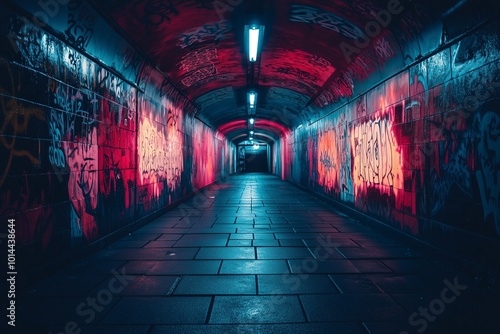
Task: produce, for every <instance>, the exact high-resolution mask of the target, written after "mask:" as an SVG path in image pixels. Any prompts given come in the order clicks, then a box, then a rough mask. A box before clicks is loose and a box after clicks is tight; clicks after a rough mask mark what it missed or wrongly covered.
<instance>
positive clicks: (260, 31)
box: [245, 25, 264, 63]
mask: <svg viewBox="0 0 500 334" xmlns="http://www.w3.org/2000/svg"><path fill="white" fill-rule="evenodd" d="M245 35H246V38H247V41H248V60H249V61H250V62H252V63H253V62H256V61H257V57H258V55H259V52H260V49H261V47H262V43H261V42H262V36H263V35H264V26H259V25H247V26H245Z"/></svg>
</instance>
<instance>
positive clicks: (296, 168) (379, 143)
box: [281, 21, 500, 259]
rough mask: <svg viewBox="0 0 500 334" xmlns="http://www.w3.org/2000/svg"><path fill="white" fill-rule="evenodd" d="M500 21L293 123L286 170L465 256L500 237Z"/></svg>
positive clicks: (478, 253)
mask: <svg viewBox="0 0 500 334" xmlns="http://www.w3.org/2000/svg"><path fill="white" fill-rule="evenodd" d="M498 31H499V26H498V21H494V22H492V23H490V24H488V25H486V26H484V27H482V28H481V29H480V30H479V31H476V32H475V33H473V34H470V33H469V34H468V36H467V37H465V38H463V39H461V40H459V41H458V42H456V43H454V44H452V45H449V46H448V47H446V48H444V49H442V50H440V51H439V52H437V53H435V54H434V55H432V56H431V57H428V58H427V59H424V60H423V61H421V62H418V63H416V64H415V65H413V66H410V67H408V68H406V69H404V70H403V71H401V72H400V73H399V74H398V75H396V76H394V77H392V78H390V79H388V80H386V81H384V82H382V83H381V84H379V85H376V86H374V87H372V88H371V89H370V90H368V91H367V92H366V93H363V94H361V95H359V96H358V97H357V98H354V99H352V100H351V101H349V102H348V103H345V104H344V105H342V106H340V107H337V108H331V109H330V111H329V112H330V114H329V115H328V116H326V117H324V118H322V119H319V120H317V121H315V122H314V123H312V124H309V125H307V126H306V125H304V126H303V127H301V128H300V129H296V130H295V131H293V132H291V133H290V134H289V135H288V136H286V138H284V139H283V140H282V142H281V145H282V146H283V147H286V151H287V152H288V154H289V160H288V161H287V162H286V163H284V164H283V166H284V167H285V171H284V173H283V178H284V179H288V180H290V181H292V182H294V183H297V184H299V185H301V186H303V187H306V188H308V189H309V190H312V191H314V192H316V193H318V194H321V195H324V196H327V197H329V198H332V199H335V200H338V201H340V202H341V203H344V204H346V205H348V206H351V207H353V208H355V209H356V210H358V211H360V212H362V213H364V214H367V215H369V216H371V217H374V218H376V219H378V220H380V221H383V222H384V223H386V224H388V225H390V226H392V227H395V228H396V229H398V230H401V231H404V232H405V233H408V234H410V235H412V236H415V237H417V238H419V239H421V240H425V241H427V242H430V243H432V244H434V245H436V246H438V247H440V248H445V249H448V250H453V251H458V254H462V255H463V256H464V257H465V258H469V257H472V258H480V259H485V258H486V257H490V256H491V257H492V258H495V256H496V255H497V254H498V253H497V252H498V250H499V247H498V245H499V241H500V205H499V200H498V199H499V198H500V188H499V180H500V163H499V157H500V155H499V153H498V152H499V151H498V150H499V147H500V143H499V133H500V100H499V96H500V82H499V80H500V43H499V38H498Z"/></svg>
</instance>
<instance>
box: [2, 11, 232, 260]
mask: <svg viewBox="0 0 500 334" xmlns="http://www.w3.org/2000/svg"><path fill="white" fill-rule="evenodd" d="M54 3H55V2H54ZM52 9H54V8H52ZM38 10H39V11H40V10H41V9H40V8H38ZM57 10H58V11H57V12H54V13H52V14H54V15H53V16H50V17H51V20H49V22H48V23H47V24H45V23H41V22H37V21H36V20H35V21H34V22H30V21H28V20H27V19H25V18H24V16H23V15H22V14H25V13H24V12H23V10H22V9H3V10H2V18H1V22H2V26H1V35H2V41H1V45H2V49H1V50H2V51H1V53H0V73H1V76H0V113H1V117H0V129H1V137H0V155H1V161H2V164H1V171H0V173H1V174H0V176H1V179H0V220H1V221H4V222H6V221H7V219H8V218H14V219H15V222H16V238H17V254H18V256H19V261H18V262H19V264H20V266H22V267H26V268H33V267H39V266H40V265H41V264H42V265H43V264H44V263H46V262H47V261H50V260H51V259H54V258H59V257H61V256H64V255H67V254H69V253H71V252H72V251H75V250H78V249H80V248H81V247H83V246H85V245H88V244H90V243H93V242H96V241H98V240H101V239H102V238H104V237H106V236H108V235H110V234H111V233H113V232H116V231H119V230H120V229H123V228H124V227H127V226H128V225H129V224H132V223H133V222H135V221H137V220H138V219H141V218H145V217H148V216H150V215H152V214H154V213H156V212H158V211H160V210H162V209H164V208H166V207H168V206H169V205H171V204H173V203H175V202H177V201H179V200H181V199H182V198H184V197H186V196H188V195H189V194H190V193H192V192H193V191H195V190H196V189H199V188H202V187H204V186H206V185H208V184H210V183H212V182H214V181H216V180H217V179H218V178H219V177H220V176H221V173H222V171H226V172H227V171H229V170H230V168H229V162H230V160H229V154H230V152H231V148H230V147H231V145H232V144H230V143H229V142H228V141H227V140H226V139H225V137H224V136H222V135H221V134H217V135H215V134H214V132H213V131H212V129H211V128H210V127H208V126H207V125H205V124H204V123H202V122H200V121H198V120H197V119H195V118H194V117H193V113H192V112H191V109H192V106H191V105H190V101H189V100H187V99H186V98H185V97H183V96H182V95H181V94H180V93H179V92H178V91H177V90H176V89H175V87H173V86H172V85H171V84H170V83H169V81H168V80H167V79H166V78H165V77H164V76H163V75H162V74H161V73H159V72H158V71H157V70H156V69H154V68H153V67H151V66H149V65H147V64H146V63H145V62H144V60H143V59H141V57H140V56H139V55H138V54H137V53H136V52H135V51H134V50H133V49H132V48H131V47H129V46H128V45H127V43H126V42H124V41H123V40H122V39H121V38H119V37H118V36H117V35H116V34H115V33H114V32H113V30H112V29H110V28H109V27H107V26H106V24H105V23H104V22H103V21H102V19H100V18H99V16H98V15H96V13H94V12H93V11H92V9H91V8H90V7H89V6H88V5H85V4H84V3H80V2H75V3H70V4H68V6H60V7H58V8H57ZM54 11H55V9H54ZM63 12H64V13H63ZM45 14H47V12H45ZM56 14H57V15H56ZM47 15H48V14H47ZM61 17H66V18H67V21H64V22H63V23H65V25H62V23H61V22H59V20H60V18H61ZM75 17H78V18H79V19H78V21H75V20H74V18H75ZM89 22H92V25H93V27H94V29H86V27H87V24H88V23H89ZM75 25H78V27H75ZM97 28H98V29H97ZM99 44H100V45H101V47H100V48H99V47H98V45H99ZM102 45H106V46H107V47H106V48H102ZM223 152H224V156H223ZM223 164H224V166H223ZM3 225H6V224H3Z"/></svg>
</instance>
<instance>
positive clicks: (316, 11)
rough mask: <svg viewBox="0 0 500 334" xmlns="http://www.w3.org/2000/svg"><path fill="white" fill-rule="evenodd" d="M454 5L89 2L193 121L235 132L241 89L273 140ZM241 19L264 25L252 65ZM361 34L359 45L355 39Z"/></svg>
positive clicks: (393, 0)
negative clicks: (189, 104)
mask: <svg viewBox="0 0 500 334" xmlns="http://www.w3.org/2000/svg"><path fill="white" fill-rule="evenodd" d="M457 2H458V0H445V1H429V0H425V1H412V0H343V1H342V0H316V1H313V0H294V1H290V0H274V1H273V0H187V1H182V0H126V1H118V0H109V1H97V0H96V1H93V4H94V7H95V8H97V9H98V10H99V11H100V12H101V13H103V14H104V15H103V16H105V17H107V18H108V19H109V20H110V21H112V23H113V24H114V25H115V26H117V27H119V29H120V30H121V31H122V33H123V34H124V35H125V36H126V37H127V38H128V39H129V40H130V41H131V43H132V44H133V45H135V46H136V47H137V48H138V49H139V50H141V52H142V53H143V54H144V55H145V56H146V57H147V58H149V59H150V60H152V61H153V62H154V63H156V64H157V65H158V68H159V69H160V70H161V71H162V72H164V73H165V74H166V75H168V77H169V78H170V79H171V80H172V82H174V83H175V84H176V85H177V87H178V88H179V89H180V90H182V91H183V92H184V93H185V94H186V95H187V96H188V97H189V98H190V99H191V100H192V101H194V102H195V104H196V105H197V106H198V111H197V112H196V116H197V117H199V118H200V119H202V120H204V121H205V122H207V123H208V124H211V125H212V126H214V127H215V128H216V129H218V130H219V131H220V132H222V133H224V134H225V135H226V136H229V137H230V138H236V137H238V138H239V135H240V134H241V133H242V131H243V132H244V131H245V129H247V122H246V120H247V119H248V117H249V116H248V115H249V113H248V110H247V99H246V93H247V91H248V90H249V89H255V91H256V92H258V102H257V110H256V115H255V118H256V119H257V120H258V121H257V122H256V124H255V126H254V128H255V130H256V133H260V134H262V135H263V136H267V137H270V138H275V137H276V136H280V135H281V134H282V132H283V131H286V129H291V128H293V127H295V126H297V125H298V124H300V123H303V122H305V121H307V120H309V119H310V118H311V117H313V116H314V115H313V114H314V113H317V112H318V111H317V110H318V109H321V108H322V107H324V106H325V105H327V104H330V103H334V102H336V101H338V100H339V99H341V98H343V97H349V96H350V95H352V94H353V85H354V81H353V80H362V79H365V78H366V77H368V76H369V75H370V74H372V72H376V71H379V70H380V68H382V67H383V65H384V64H385V63H387V62H389V61H392V60H394V59H396V60H398V61H399V62H400V64H401V67H403V66H404V64H405V62H407V61H408V60H407V58H411V59H414V58H415V56H418V55H419V54H420V53H421V52H422V51H421V49H422V47H421V44H422V40H423V38H421V36H420V35H421V33H422V31H423V29H424V27H427V26H429V25H432V23H433V22H434V21H436V20H438V19H439V18H440V17H441V13H443V12H444V11H446V10H448V9H449V8H450V7H452V6H453V5H455V4H456V3H457ZM429 8H432V10H430V9H429ZM376 13H379V15H378V16H379V20H377V15H376ZM380 13H381V14H380ZM384 14H385V16H383V15H384ZM380 20H382V21H380ZM384 20H385V21H384ZM251 23H258V24H262V25H265V33H264V40H263V47H262V53H261V56H260V58H259V59H258V61H257V62H256V63H250V62H248V61H247V57H246V47H245V43H244V41H245V38H244V26H245V25H246V24H251ZM386 23H387V24H386ZM381 25H386V27H381ZM377 27H378V28H381V29H380V30H377V29H378V28H377ZM367 35H370V36H369V37H368V39H367V40H366V41H367V43H366V44H363V43H361V42H360V41H361V40H363V36H365V37H366V36H367ZM356 43H357V44H356ZM408 45H411V46H412V47H408ZM419 49H420V50H419ZM411 50H417V51H414V52H413V54H412V51H411ZM228 129H230V130H228ZM283 129H285V130H283Z"/></svg>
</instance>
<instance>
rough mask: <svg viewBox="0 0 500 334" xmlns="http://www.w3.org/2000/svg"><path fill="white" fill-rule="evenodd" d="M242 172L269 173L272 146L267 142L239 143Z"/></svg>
mask: <svg viewBox="0 0 500 334" xmlns="http://www.w3.org/2000/svg"><path fill="white" fill-rule="evenodd" d="M238 152H240V159H239V163H240V172H246V173H252V172H260V173H269V172H270V155H271V151H270V147H269V145H268V144H267V143H265V142H256V141H252V142H251V141H245V142H243V143H241V144H240V145H238Z"/></svg>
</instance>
